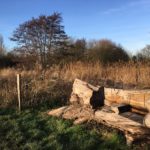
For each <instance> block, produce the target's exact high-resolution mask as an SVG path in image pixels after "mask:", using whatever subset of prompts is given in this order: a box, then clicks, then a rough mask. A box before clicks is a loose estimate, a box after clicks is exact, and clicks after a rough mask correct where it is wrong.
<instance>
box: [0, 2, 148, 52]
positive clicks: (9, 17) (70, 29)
mask: <svg viewBox="0 0 150 150" xmlns="http://www.w3.org/2000/svg"><path fill="white" fill-rule="evenodd" d="M54 11H58V12H61V13H62V17H63V25H64V26H65V31H66V33H67V34H68V35H70V36H72V37H74V38H86V39H102V38H108V39H111V40H113V41H114V42H116V43H120V44H121V45H122V46H123V47H125V48H126V49H127V50H129V51H130V52H131V53H135V52H136V51H138V50H139V49H141V48H143V47H144V46H145V45H146V44H150V0H93V1H92V0H1V1H0V33H1V34H2V35H3V37H4V40H5V45H6V46H7V47H8V48H9V49H11V48H12V47H13V46H14V43H13V42H11V41H9V37H10V36H11V34H12V32H13V31H14V30H15V29H16V27H18V25H19V24H21V23H23V22H24V21H26V20H28V19H31V18H32V17H37V16H39V15H41V14H46V15H49V14H52V13H53V12H54Z"/></svg>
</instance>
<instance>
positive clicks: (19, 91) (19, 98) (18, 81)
mask: <svg viewBox="0 0 150 150" xmlns="http://www.w3.org/2000/svg"><path fill="white" fill-rule="evenodd" d="M20 79H21V75H20V74H17V93H18V108H19V111H21V83H20Z"/></svg>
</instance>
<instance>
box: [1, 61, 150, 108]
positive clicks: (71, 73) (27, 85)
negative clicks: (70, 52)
mask: <svg viewBox="0 0 150 150" xmlns="http://www.w3.org/2000/svg"><path fill="white" fill-rule="evenodd" d="M17 73H21V76H22V80H21V82H22V87H21V89H22V104H23V105H24V106H31V105H37V104H41V103H42V104H44V103H47V102H54V101H55V102H56V101H58V102H61V103H66V102H67V100H68V99H69V95H70V92H71V86H72V82H73V81H74V79H75V78H79V79H82V80H85V81H88V82H90V83H93V84H99V85H104V86H115V87H121V88H135V87H136V88H149V87H150V80H149V79H150V64H148V63H138V64H135V63H133V62H129V63H126V64H122V63H117V64H113V65H107V66H102V65H101V64H100V63H98V62H97V63H83V62H76V63H70V64H67V65H65V66H63V67H61V66H53V67H51V68H50V69H47V70H45V71H42V70H41V69H39V68H36V69H35V70H19V69H2V70H0V105H11V106H12V105H15V106H16V103H17V90H16V74H17Z"/></svg>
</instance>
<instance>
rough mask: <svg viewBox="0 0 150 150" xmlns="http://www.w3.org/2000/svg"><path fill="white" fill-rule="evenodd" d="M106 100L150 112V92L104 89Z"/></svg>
mask: <svg viewBox="0 0 150 150" xmlns="http://www.w3.org/2000/svg"><path fill="white" fill-rule="evenodd" d="M104 95H105V100H106V101H109V102H111V103H119V104H122V103H123V104H129V105H131V106H132V107H133V108H137V109H139V110H143V111H147V112H148V111H149V110H150V102H149V100H150V90H122V89H112V88H104Z"/></svg>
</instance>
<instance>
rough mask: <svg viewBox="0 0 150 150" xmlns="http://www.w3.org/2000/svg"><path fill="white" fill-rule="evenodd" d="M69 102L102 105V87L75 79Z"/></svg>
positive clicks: (92, 105)
mask: <svg viewBox="0 0 150 150" xmlns="http://www.w3.org/2000/svg"><path fill="white" fill-rule="evenodd" d="M70 102H71V104H80V105H87V106H91V107H92V108H96V107H99V106H103V105H104V87H99V86H97V87H95V86H93V85H91V84H88V83H87V82H83V81H81V80H79V79H75V81H74V84H73V89H72V94H71V98H70Z"/></svg>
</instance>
